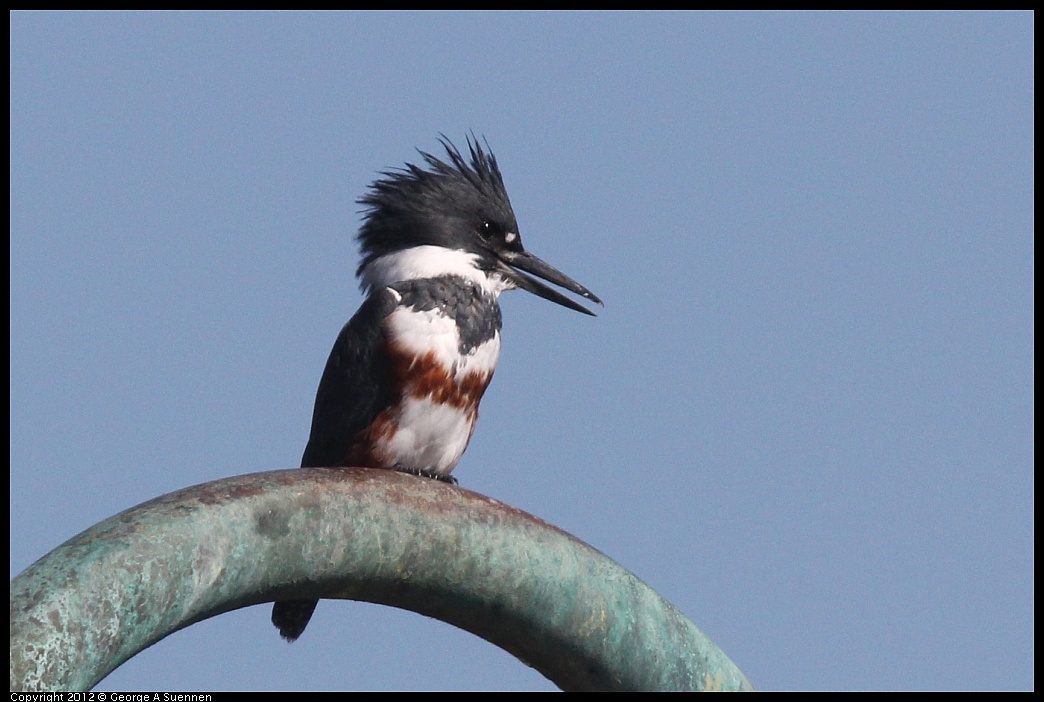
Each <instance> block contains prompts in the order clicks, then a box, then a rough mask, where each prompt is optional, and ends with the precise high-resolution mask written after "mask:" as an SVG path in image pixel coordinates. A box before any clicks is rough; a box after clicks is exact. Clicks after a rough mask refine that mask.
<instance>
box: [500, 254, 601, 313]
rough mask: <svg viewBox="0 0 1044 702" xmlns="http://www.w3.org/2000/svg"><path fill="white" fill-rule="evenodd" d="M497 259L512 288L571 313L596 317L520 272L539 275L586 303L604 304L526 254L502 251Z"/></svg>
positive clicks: (550, 267) (573, 281)
mask: <svg viewBox="0 0 1044 702" xmlns="http://www.w3.org/2000/svg"><path fill="white" fill-rule="evenodd" d="M498 257H499V259H500V261H499V264H500V265H499V266H498V270H499V271H500V273H501V274H502V275H503V276H504V277H505V278H507V279H508V280H510V281H512V282H513V283H514V284H515V285H517V286H518V287H520V288H522V289H523V290H528V291H529V292H531V293H533V294H534V295H539V296H540V297H542V298H544V299H545V300H550V301H551V302H556V303H558V304H559V305H562V306H563V307H568V308H569V309H571V310H576V311H577V312H583V313H584V314H589V315H591V316H592V317H594V316H596V315H595V313H594V312H592V311H591V310H589V309H587V308H586V307H584V306H583V305H581V304H580V303H578V302H573V300H571V299H570V298H568V297H566V296H565V295H563V294H562V293H560V292H558V291H557V290H555V289H554V288H550V287H548V286H546V285H544V284H543V283H541V282H540V281H539V280H537V279H536V278H532V277H530V276H528V275H526V274H525V273H522V271H525V272H526V273H532V274H533V275H535V276H539V277H540V278H543V279H544V280H546V281H548V282H549V283H554V284H555V285H557V286H558V287H560V288H565V289H566V290H568V291H570V292H573V293H576V294H577V295H580V296H581V297H585V298H587V299H588V300H591V301H592V302H597V303H598V304H599V305H602V306H603V307H604V306H605V305H604V304H602V301H601V300H599V299H598V296H597V295H595V294H594V293H593V292H591V291H590V290H588V289H587V288H585V287H584V286H583V285H581V284H580V283H578V282H576V281H575V280H573V279H572V278H570V277H569V276H567V275H566V274H565V273H562V272H561V271H559V270H558V269H556V268H553V267H552V266H549V265H548V264H546V263H544V262H543V261H541V260H540V259H539V258H537V257H536V256H534V255H533V254H531V253H529V252H528V251H502V252H499V253H498Z"/></svg>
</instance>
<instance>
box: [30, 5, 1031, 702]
mask: <svg viewBox="0 0 1044 702" xmlns="http://www.w3.org/2000/svg"><path fill="white" fill-rule="evenodd" d="M10 19H11V162H10V171H11V220H10V221H11V575H12V576H14V575H15V574H17V573H18V572H20V571H21V570H23V569H24V568H26V567H27V566H28V565H29V564H31V563H32V562H33V561H34V560H36V559H37V558H39V557H40V556H42V555H44V554H45V553H46V552H47V551H49V550H50V549H51V548H53V547H55V546H57V545H58V544H59V543H61V542H63V541H64V540H66V539H67V538H69V537H71V536H73V535H74V534H76V533H77V532H79V531H81V530H83V529H85V528H87V527H89V526H91V525H92V524H94V523H96V522H98V521H100V520H102V519H104V518H106V517H108V516H110V515H112V514H114V513H116V512H119V511H121V510H123V509H126V508H128V507H131V506H133V505H135V504H138V503H140V502H143V501H145V500H148V499H150V498H152V497H155V496H158V495H161V494H163V493H166V492H169V491H172V490H175V489H177V488H180V487H184V486H188V485H193V484H197V483H201V482H205V481H209V480H213V479H217V478H221V477H225V476H229V475H234V474H239V473H249V472H255V471H262V470H272V469H280V468H289V467H293V466H295V465H297V464H298V461H299V460H300V454H301V450H302V449H303V447H304V442H305V440H306V438H307V431H308V426H309V421H310V416H311V408H312V401H313V398H314V392H315V388H316V385H317V383H318V380H319V376H320V374H321V372H322V368H323V364H324V363H325V361H326V356H327V354H328V352H329V350H330V347H331V345H332V344H333V341H334V338H335V337H336V335H337V332H338V330H339V329H340V327H341V325H342V324H343V323H344V322H345V321H346V320H347V319H348V318H349V317H350V316H351V314H352V313H353V312H354V310H355V308H356V307H357V306H358V304H359V302H360V296H359V292H358V288H357V285H356V282H355V280H354V277H353V273H354V270H355V267H356V265H357V263H358V259H357V255H356V250H355V245H354V241H353V236H354V233H355V231H356V229H357V227H358V224H359V212H358V211H359V206H358V205H357V204H356V202H355V200H356V198H357V197H358V196H359V195H360V194H362V193H363V192H364V190H365V188H366V186H367V185H368V184H369V183H370V182H372V180H373V179H374V178H375V177H376V176H377V174H378V172H379V171H380V170H382V169H386V168H390V167H396V166H400V165H402V164H403V163H404V162H406V161H408V160H416V159H417V158H418V157H417V155H416V151H415V150H414V149H415V148H421V149H425V150H433V149H437V148H438V142H437V138H438V135H439V134H440V133H445V134H446V135H447V136H449V137H451V138H453V139H455V140H457V141H458V142H462V141H463V139H464V136H465V135H466V134H467V133H469V131H470V130H474V132H475V133H476V134H480V135H484V136H485V137H486V138H487V139H488V141H489V144H490V145H491V146H492V148H493V150H494V152H495V153H496V155H497V158H498V160H499V161H500V164H501V168H502V170H503V173H504V178H505V181H506V184H507V187H508V191H509V193H510V195H511V198H512V202H513V204H514V208H515V213H516V215H517V217H518V221H519V224H520V226H521V231H522V236H523V240H524V242H525V244H526V246H527V248H528V249H529V250H531V251H533V252H534V253H536V254H537V255H538V256H540V257H542V258H544V259H545V260H547V261H548V262H550V263H552V264H553V265H555V266H556V267H558V268H560V269H561V270H563V271H565V272H566V273H568V274H569V275H570V276H572V277H574V278H576V279H577V280H578V281H580V282H582V283H583V284H584V285H586V286H588V287H590V288H591V289H592V290H593V291H594V292H595V293H597V294H598V295H599V296H600V297H601V298H602V299H603V300H604V301H605V303H606V306H605V309H604V311H601V313H600V316H599V317H598V318H596V319H595V318H588V317H585V316H583V315H579V314H576V313H574V312H570V311H569V310H566V309H564V308H561V307H558V306H556V305H553V304H551V303H548V302H546V301H544V300H540V299H538V298H536V297H534V296H532V295H528V294H525V293H521V292H514V293H509V294H507V295H505V296H504V297H503V298H502V306H503V308H504V325H505V326H504V349H503V353H502V356H501V361H500V366H499V367H498V370H497V374H496V377H495V378H494V380H493V383H492V385H491V386H490V389H489V391H488V392H487V394H486V398H485V399H484V401H483V404H482V412H481V415H482V416H481V419H480V420H479V424H478V428H477V430H476V432H475V436H474V439H473V441H472V444H471V447H470V448H469V450H468V452H467V453H466V454H465V456H464V459H463V461H462V462H461V464H460V465H459V466H458V468H457V470H456V471H455V475H456V476H457V477H459V479H460V481H461V484H462V485H463V486H465V487H467V488H469V489H472V490H476V491H478V492H481V493H484V494H487V495H490V496H492V497H495V498H497V499H499V500H502V501H504V502H508V503H510V504H513V505H515V506H517V507H520V508H521V509H524V510H526V511H528V512H531V513H533V514H535V515H537V516H539V517H541V518H543V519H545V520H547V521H549V522H551V523H553V524H556V525H558V526H560V527H562V528H563V529H565V530H567V531H569V532H571V533H572V534H574V535H576V536H577V537H579V538H581V539H583V540H584V541H586V542H588V543H590V544H592V545H594V546H595V547H597V548H598V549H600V550H601V551H603V552H604V553H606V554H608V555H609V556H611V557H612V558H614V559H615V560H617V561H618V562H619V563H621V564H623V565H624V566H625V567H627V568H628V569H630V570H631V571H633V572H634V573H636V574H637V575H638V576H639V577H641V578H642V579H643V580H645V581H646V582H647V583H649V584H650V585H651V586H652V587H653V588H654V589H656V590H657V591H659V592H660V593H661V594H662V595H664V596H665V597H666V598H667V599H669V600H671V601H672V602H674V603H675V604H676V605H677V606H678V607H679V608H680V609H681V610H682V611H683V612H685V613H686V614H687V615H688V616H689V617H690V618H691V619H692V620H693V621H694V622H696V624H697V625H698V626H700V627H701V628H702V629H703V630H704V631H705V632H706V633H707V634H708V635H709V636H710V637H711V638H712V639H713V640H714V641H715V642H717V643H718V645H720V646H721V647H722V648H723V649H724V650H725V652H726V653H727V654H728V655H729V656H730V657H731V658H732V659H733V660H734V661H735V662H736V663H737V665H738V666H739V667H740V669H741V670H743V671H744V673H745V674H746V675H747V676H748V677H749V678H750V679H751V681H752V682H754V684H756V685H757V686H759V687H761V688H762V689H812V690H822V689H856V690H863V689H903V690H907V689H1032V688H1033V686H1034V682H1033V594H1032V592H1033V562H1034V548H1033V487H1034V483H1033V448H1034V442H1033V382H1034V375H1033V342H1034V339H1033V332H1032V325H1033V251H1034V247H1033V214H1032V213H1033V181H1034V173H1033V98H1034V94H1033V69H1032V65H1033V16H1032V15H1031V14H1025V13H967V14H965V13H948V14H933V13H904V14H861V13H847V14H807V13H795V14H775V13H764V14H732V13H715V14H672V13H664V14H660V13H657V14H628V13H612V14H595V13H585V14H547V13H497V14H485V13H448V14H420V13H394V14H393V13H378V14H368V13H351V14H322V13H309V14H286V13H259V14H235V13H233V14H224V13H221V14H193V13H189V14H166V13H155V14H152V13H148V14H144V13H126V14H122V13H121V14H110V13H91V14H81V13H46V14H44V13H15V14H12V15H11V17H10ZM268 614H269V612H268V608H267V607H254V608H249V609H245V610H240V611H238V612H234V613H230V614H227V615H224V616H221V617H218V618H215V619H212V620H209V621H207V622H204V623H201V624H198V625H196V626H193V627H191V628H189V629H187V630H184V631H181V632H178V633H177V634H175V635H173V636H171V637H168V638H167V639H165V640H164V641H162V642H160V643H159V644H157V645H155V646H153V647H152V648H151V649H149V650H147V651H145V652H143V653H142V654H140V655H139V656H137V657H136V658H134V659H132V660H131V661H129V662H128V663H126V664H125V665H124V666H123V667H122V668H120V669H118V670H117V671H116V672H114V673H113V674H112V675H111V676H110V677H109V678H108V679H106V680H105V681H103V682H102V683H101V685H100V686H99V688H98V689H100V690H114V691H115V690H124V691H126V690H196V691H198V690H236V689H255V690H267V689H359V690H371V689H372V690H390V689H409V690H413V689H416V690H431V689H476V690H479V689H504V690H544V689H553V688H552V686H551V685H550V683H549V682H548V681H547V680H545V679H544V678H543V677H542V676H541V675H540V674H539V673H536V672H535V671H533V670H531V669H529V668H526V667H525V666H524V665H523V664H522V663H520V662H518V661H517V660H515V659H514V658H512V657H511V656H509V655H508V654H506V653H504V652H503V651H500V650H499V649H496V648H494V647H492V646H491V645H489V644H487V643H485V642H484V641H482V640H479V639H477V638H475V637H474V636H472V635H470V634H467V633H464V632H461V631H458V630H455V629H453V628H451V627H449V626H447V625H443V624H442V623H440V622H437V621H433V620H430V619H426V618H424V617H421V616H419V615H415V614H412V613H409V612H402V611H398V610H393V609H388V608H383V607H377V606H373V605H368V604H360V603H352V602H324V603H323V604H322V605H321V607H320V609H319V611H318V612H317V614H316V618H315V619H314V620H313V622H312V624H311V626H310V628H309V630H308V632H307V633H306V634H305V636H304V637H302V639H301V640H300V641H299V642H298V643H296V644H294V645H293V646H288V645H287V644H285V643H284V642H283V641H281V640H280V639H279V637H278V636H277V635H276V633H275V631H274V630H273V629H272V627H271V625H270V624H269V622H268Z"/></svg>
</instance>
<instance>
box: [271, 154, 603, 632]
mask: <svg viewBox="0 0 1044 702" xmlns="http://www.w3.org/2000/svg"><path fill="white" fill-rule="evenodd" d="M441 141H442V145H443V147H444V148H445V149H446V154H447V157H448V161H443V160H441V159H439V158H437V157H435V156H433V155H432V154H430V153H426V152H423V151H421V152H419V153H420V155H421V156H422V157H423V159H424V161H425V162H426V164H427V166H428V168H427V169H424V168H421V167H418V166H416V165H413V164H406V167H405V168H403V169H401V170H394V171H386V172H384V173H382V176H383V178H381V179H379V180H377V181H376V182H374V183H373V185H372V186H371V187H370V191H369V192H368V193H367V194H366V195H364V196H363V197H361V198H360V199H359V203H360V204H361V205H363V206H364V207H365V208H366V209H365V213H364V221H363V225H362V227H361V229H360V230H359V234H358V237H357V239H358V242H359V248H360V252H361V254H362V261H361V263H360V264H359V268H358V270H357V271H356V275H357V276H358V277H359V279H360V285H361V287H362V289H363V292H364V293H365V294H366V296H367V297H366V300H365V301H364V302H363V303H362V305H361V306H360V307H359V310H358V311H357V312H356V313H355V315H354V316H353V317H352V318H351V320H350V321H349V322H348V323H347V324H346V325H345V326H344V328H343V329H341V333H340V335H339V336H338V337H337V341H336V342H335V343H334V347H333V350H332V351H331V352H330V358H329V360H328V361H327V362H326V369H325V370H324V371H323V377H322V380H320V381H319V390H318V392H317V393H316V397H315V409H314V410H313V413H312V430H311V434H310V436H309V438H308V445H307V446H306V447H305V451H304V456H303V457H302V459H301V466H302V467H329V466H361V467H368V468H385V469H393V470H398V471H403V472H406V473H412V474H415V475H419V476H424V477H428V478H434V479H436V480H441V481H445V482H450V483H456V479H455V478H453V477H451V476H450V472H451V471H452V470H453V468H454V467H455V466H456V465H457V462H458V461H459V460H460V457H461V456H462V455H463V454H464V449H466V448H467V446H468V442H469V441H470V440H471V434H472V432H473V431H474V429H475V420H476V419H477V418H478V405H479V400H480V399H481V398H482V394H483V393H484V392H485V391H486V386H488V385H489V381H490V379H491V378H492V377H493V371H494V369H495V368H496V365H497V358H498V356H499V355H500V328H501V316H500V305H499V304H498V303H497V297H498V296H499V295H500V293H501V292H503V291H505V290H511V289H514V288H521V289H523V290H528V291H529V292H531V293H534V294H536V295H539V296H540V297H543V298H545V299H547V300H551V301H552V302H556V303H558V304H560V305H563V306H565V307H568V308H570V309H573V310H576V311H578V312H583V313H584V314H589V315H594V313H593V312H591V311H590V310H588V309H587V308H586V307H584V306H582V305H580V304H579V303H577V302H574V301H573V300H572V299H570V298H568V297H566V296H565V295H563V294H562V293H560V292H558V291H557V290H555V289H553V288H551V287H549V286H547V285H545V284H543V283H542V282H540V281H539V280H537V279H536V278H534V277H531V276H529V275H526V273H531V274H532V275H533V276H538V277H539V278H543V279H544V280H546V281H548V282H550V283H554V284H555V285H558V286H560V287H562V288H564V289H566V290H569V291H570V292H573V293H575V294H577V295H580V296H582V297H584V298H587V299H588V300H591V301H593V302H596V303H598V304H602V301H601V300H599V299H598V297H597V296H595V294H594V293H592V292H591V291H590V290H588V289H587V288H585V287H584V286H583V285H580V284H579V283H577V282H576V281H574V280H572V279H571V278H569V277H568V276H566V275H564V274H563V273H561V272H559V271H558V270H556V269H554V268H552V267H551V266H549V265H548V264H546V263H544V262H543V261H541V260H540V259H539V258H537V257H536V256H534V255H532V254H531V253H529V252H528V251H526V250H525V249H523V248H522V239H521V237H520V236H519V231H518V223H517V222H516V221H515V213H514V212H513V211H512V209H511V202H510V201H509V200H508V195H507V191H506V190H505V189H504V180H503V178H502V177H501V175H500V169H499V168H498V167H497V160H496V158H495V157H494V156H493V154H492V153H491V152H490V151H489V148H488V144H487V148H486V149H485V150H483V149H482V147H481V145H480V144H478V142H477V141H475V140H473V139H470V138H469V139H468V151H469V152H470V154H469V155H470V161H471V162H470V163H468V162H467V161H466V160H465V158H464V156H462V155H461V153H460V152H459V151H458V150H457V148H456V147H455V146H454V145H453V144H452V143H451V142H450V141H449V140H448V139H446V138H445V137H443V139H442V140H441ZM316 604H318V602H317V601H316V600H311V601H287V602H276V603H275V606H274V607H273V609H272V623H273V624H275V625H276V626H277V627H278V628H279V633H280V634H281V635H282V636H283V638H285V639H286V640H287V641H293V640H294V639H296V638H297V637H298V636H300V635H301V633H302V632H303V631H304V629H305V627H306V626H307V625H308V620H309V619H311V616H312V612H313V611H314V610H315V606H316Z"/></svg>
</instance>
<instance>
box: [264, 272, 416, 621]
mask: <svg viewBox="0 0 1044 702" xmlns="http://www.w3.org/2000/svg"><path fill="white" fill-rule="evenodd" d="M395 304H396V302H395V298H394V296H393V295H392V293H391V292H389V291H388V290H382V291H380V292H377V293H374V294H373V295H370V297H368V298H367V299H366V301H365V302H363V304H362V306H361V307H360V308H359V311H358V312H356V313H355V315H354V316H353V317H352V318H351V320H349V321H348V323H347V324H345V325H344V328H343V329H341V333H340V334H339V335H338V336H337V341H335V342H334V347H333V350H332V351H330V358H329V359H328V360H327V361H326V369H325V370H324V371H323V377H322V379H321V380H320V381H319V390H318V391H317V392H316V394H315V409H314V410H313V411H312V431H311V433H310V435H309V437H308V445H307V446H306V447H305V451H304V456H303V457H302V458H301V467H302V468H322V467H328V466H340V465H344V460H345V458H346V456H347V455H348V448H349V445H350V444H351V440H352V437H354V436H355V435H356V434H357V433H359V432H360V431H362V430H363V429H365V428H366V427H368V426H369V425H370V423H371V422H373V420H374V419H376V417H377V415H378V414H380V412H381V410H383V409H384V408H385V407H387V406H388V405H389V404H391V402H392V401H393V399H394V397H393V395H392V390H393V388H392V387H391V385H390V383H389V382H387V380H388V376H387V372H388V369H387V364H386V362H385V359H384V358H383V356H382V354H381V346H382V343H383V337H382V331H381V322H382V321H383V320H384V318H385V317H387V316H388V315H389V314H391V312H392V310H394V309H395ZM317 604H319V601H318V600H293V601H284V602H276V603H275V605H274V606H273V607H272V623H273V624H275V626H276V627H277V628H278V629H279V634H280V635H281V636H282V637H283V638H284V639H286V640H287V641H293V640H294V639H296V638H297V637H298V636H300V635H301V634H302V633H303V632H304V630H305V627H307V626H308V622H309V620H310V619H311V618H312V613H313V612H314V611H315V606H316V605H317Z"/></svg>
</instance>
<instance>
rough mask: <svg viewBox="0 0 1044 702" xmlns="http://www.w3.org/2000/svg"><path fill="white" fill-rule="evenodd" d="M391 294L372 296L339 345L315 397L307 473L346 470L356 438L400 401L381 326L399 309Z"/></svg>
mask: <svg viewBox="0 0 1044 702" xmlns="http://www.w3.org/2000/svg"><path fill="white" fill-rule="evenodd" d="M395 304H396V300H395V298H394V296H393V294H392V293H391V292H389V291H388V290H387V289H385V290H381V291H379V292H377V293H374V294H373V295H370V296H369V297H368V298H367V299H366V301H365V302H363V304H362V306H361V307H360V308H359V310H358V311H357V312H356V313H355V315H354V316H353V317H352V318H351V320H349V322H348V323H347V324H346V325H344V328H343V329H341V333H340V334H339V335H338V336H337V341H336V342H334V347H333V350H332V351H330V358H329V359H328V360H327V361H326V369H325V370H324V371H323V377H322V379H321V380H320V381H319V390H318V391H317V392H316V394H315V409H314V410H313V411H312V430H311V433H310V434H309V437H308V445H307V446H306V447H305V450H304V456H302V458H301V467H303V468H322V467H327V466H343V465H345V463H344V461H345V458H346V457H347V455H348V447H349V444H350V442H351V440H352V437H354V436H355V435H356V434H358V433H359V432H360V431H362V430H363V429H365V428H366V427H368V426H369V425H370V423H371V422H373V420H374V419H376V418H377V415H378V414H380V412H381V410H383V409H385V408H386V407H388V405H390V404H391V403H392V402H393V401H394V396H393V394H392V392H393V388H392V387H391V385H390V383H389V382H387V381H388V377H389V376H388V366H387V363H386V360H385V359H384V356H383V354H382V353H381V346H382V339H383V337H382V330H381V322H382V321H383V320H384V318H385V317H387V316H388V315H389V314H391V312H392V310H394V309H395Z"/></svg>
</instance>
